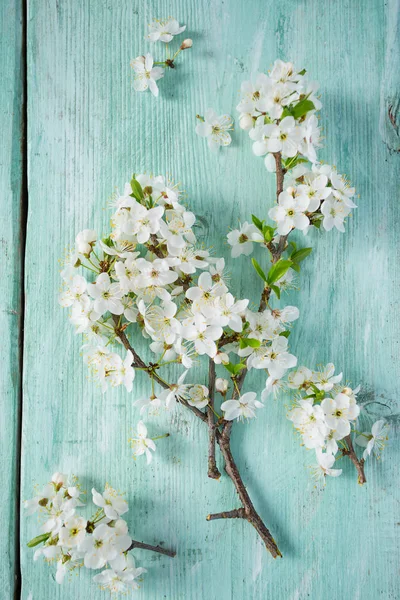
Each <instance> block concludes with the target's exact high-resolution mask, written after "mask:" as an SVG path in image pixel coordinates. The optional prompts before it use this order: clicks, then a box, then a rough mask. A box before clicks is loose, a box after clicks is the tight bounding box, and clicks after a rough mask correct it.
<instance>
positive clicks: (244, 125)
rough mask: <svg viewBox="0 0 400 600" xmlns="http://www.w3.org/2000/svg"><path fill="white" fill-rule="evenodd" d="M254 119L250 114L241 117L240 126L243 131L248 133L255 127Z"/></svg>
mask: <svg viewBox="0 0 400 600" xmlns="http://www.w3.org/2000/svg"><path fill="white" fill-rule="evenodd" d="M253 123H254V121H253V117H252V116H251V115H249V114H248V113H243V114H242V115H240V117H239V125H240V128H241V129H244V130H245V131H248V130H249V129H251V128H252V127H253Z"/></svg>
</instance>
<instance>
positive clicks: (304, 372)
mask: <svg viewBox="0 0 400 600" xmlns="http://www.w3.org/2000/svg"><path fill="white" fill-rule="evenodd" d="M312 376H313V373H312V371H311V370H310V369H308V368H307V367H299V368H298V369H296V370H295V371H291V372H290V373H289V375H288V386H289V388H290V389H292V390H300V389H301V390H308V389H309V388H310V387H311V382H312Z"/></svg>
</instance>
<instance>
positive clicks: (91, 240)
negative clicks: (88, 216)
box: [76, 229, 97, 256]
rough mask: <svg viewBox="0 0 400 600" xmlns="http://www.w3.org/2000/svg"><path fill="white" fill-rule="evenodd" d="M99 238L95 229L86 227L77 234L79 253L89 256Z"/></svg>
mask: <svg viewBox="0 0 400 600" xmlns="http://www.w3.org/2000/svg"><path fill="white" fill-rule="evenodd" d="M96 240H97V233H96V232H95V231H93V229H84V230H83V231H80V232H79V233H78V235H77V236H76V250H77V252H79V254H84V255H85V256H89V255H90V253H91V251H92V248H93V246H94V244H95V243H96Z"/></svg>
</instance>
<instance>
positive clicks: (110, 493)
mask: <svg viewBox="0 0 400 600" xmlns="http://www.w3.org/2000/svg"><path fill="white" fill-rule="evenodd" d="M92 496H93V502H94V504H95V505H96V506H100V508H102V509H103V510H104V513H105V515H106V517H108V518H109V519H112V520H113V519H118V517H120V516H121V515H123V514H125V513H126V512H127V511H128V503H127V501H126V500H125V499H124V498H123V497H122V496H121V495H119V494H118V493H117V492H116V491H115V490H114V489H113V488H112V487H110V486H109V485H107V484H106V488H105V490H104V492H103V493H102V494H99V492H97V491H96V490H95V489H94V488H92Z"/></svg>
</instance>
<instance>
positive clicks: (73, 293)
mask: <svg viewBox="0 0 400 600" xmlns="http://www.w3.org/2000/svg"><path fill="white" fill-rule="evenodd" d="M89 285H90V284H89ZM87 287H88V283H87V281H86V279H85V278H84V277H82V275H74V276H73V278H72V280H71V281H70V285H69V288H68V289H67V290H66V291H65V292H62V293H61V294H60V296H59V300H58V301H59V303H60V304H61V306H62V307H64V308H66V307H68V306H75V305H77V306H79V307H81V308H83V309H85V308H86V307H87V305H88V300H89V298H88V296H87V294H86V290H87ZM89 304H90V302H89Z"/></svg>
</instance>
